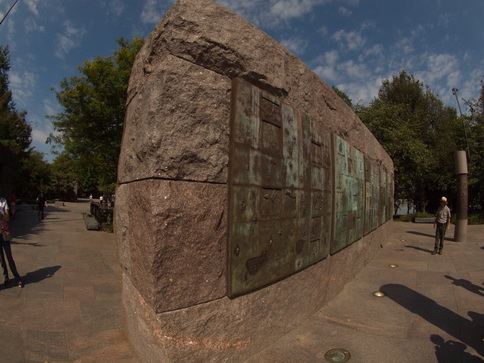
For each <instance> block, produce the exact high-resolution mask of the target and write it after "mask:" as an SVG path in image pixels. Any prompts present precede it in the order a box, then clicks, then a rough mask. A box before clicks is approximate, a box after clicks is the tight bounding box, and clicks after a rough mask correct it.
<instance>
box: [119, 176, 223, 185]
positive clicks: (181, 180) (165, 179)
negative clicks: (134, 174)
mask: <svg viewBox="0 0 484 363" xmlns="http://www.w3.org/2000/svg"><path fill="white" fill-rule="evenodd" d="M147 180H164V181H177V182H184V183H201V184H214V185H228V183H222V182H214V181H206V180H204V181H202V180H191V179H172V178H163V177H157V176H151V177H146V178H137V179H134V180H128V181H123V182H118V184H119V185H125V184H131V183H136V182H141V181H147Z"/></svg>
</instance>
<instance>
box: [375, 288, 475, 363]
mask: <svg viewBox="0 0 484 363" xmlns="http://www.w3.org/2000/svg"><path fill="white" fill-rule="evenodd" d="M380 291H382V292H384V293H385V294H386V295H387V296H388V297H389V298H390V299H391V300H393V301H395V302H396V303H397V304H399V305H401V306H402V307H404V308H405V309H407V310H408V311H410V312H412V313H414V314H416V315H419V316H420V317H422V319H425V320H426V321H428V322H429V323H431V324H433V325H435V326H436V327H438V328H439V329H441V330H443V331H445V332H446V333H447V334H449V335H452V336H453V337H455V338H456V339H457V340H460V341H461V342H463V343H465V344H466V345H467V346H469V347H472V348H473V349H475V350H476V352H477V353H479V354H480V355H484V346H483V345H482V341H481V339H480V337H478V336H477V335H476V334H475V333H474V332H475V331H476V330H478V329H479V328H481V327H482V325H483V319H484V315H482V314H479V313H475V312H473V311H469V312H468V315H469V317H470V318H471V320H468V319H466V318H463V317H462V316H460V315H459V314H456V313H454V312H453V311H452V310H449V309H447V308H446V307H443V306H441V305H439V304H437V303H436V302H435V301H434V300H432V299H429V298H428V297H426V296H424V295H422V294H420V293H418V292H417V291H415V290H412V289H410V288H408V287H406V286H403V285H399V284H386V285H383V286H382V287H381V288H380ZM439 362H440V361H439Z"/></svg>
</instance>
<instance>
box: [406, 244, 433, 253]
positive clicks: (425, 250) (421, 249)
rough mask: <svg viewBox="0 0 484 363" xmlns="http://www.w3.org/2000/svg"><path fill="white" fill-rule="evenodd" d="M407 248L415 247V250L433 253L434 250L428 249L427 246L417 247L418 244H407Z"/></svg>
mask: <svg viewBox="0 0 484 363" xmlns="http://www.w3.org/2000/svg"><path fill="white" fill-rule="evenodd" d="M405 247H406V248H413V249H415V250H418V251H423V252H428V253H432V251H433V250H428V249H426V248H422V247H417V246H405Z"/></svg>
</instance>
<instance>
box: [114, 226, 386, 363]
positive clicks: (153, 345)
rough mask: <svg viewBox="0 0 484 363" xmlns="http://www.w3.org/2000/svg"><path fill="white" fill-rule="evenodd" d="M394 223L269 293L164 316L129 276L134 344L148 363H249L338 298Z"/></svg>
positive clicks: (126, 294) (126, 286)
mask: <svg viewBox="0 0 484 363" xmlns="http://www.w3.org/2000/svg"><path fill="white" fill-rule="evenodd" d="M391 223H392V222H388V223H387V224H386V225H385V226H383V227H381V228H380V229H379V230H378V231H376V232H375V233H373V234H372V235H371V236H368V237H367V238H364V239H362V240H359V241H358V242H356V243H354V244H353V245H351V246H350V247H348V248H347V249H345V250H343V251H341V252H340V253H338V254H337V255H335V256H334V257H329V258H328V259H326V260H324V261H322V262H320V263H319V264H317V265H314V266H311V267H309V268H307V269H305V270H304V271H302V272H300V273H298V274H296V275H293V276H291V277H289V278H287V279H285V280H283V281H281V282H279V283H276V284H274V285H271V286H269V287H266V288H264V289H261V290H258V291H255V292H252V293H250V294H247V295H244V296H240V297H238V298H235V299H230V298H228V297H221V298H220V299H216V300H214V301H209V302H206V303H203V304H200V305H196V306H191V307H188V308H183V309H176V310H173V311H167V312H163V313H159V314H157V313H155V311H154V310H153V308H152V306H150V304H149V303H148V302H147V301H146V300H145V299H144V298H143V297H142V296H141V295H140V293H139V291H138V289H137V286H136V285H134V284H133V282H132V280H131V279H130V278H129V277H128V275H127V274H123V303H124V308H125V312H126V322H127V332H128V337H129V341H130V342H131V344H132V346H133V348H134V349H135V351H136V352H137V354H138V357H139V358H140V359H141V361H142V362H243V361H244V360H246V359H247V358H249V357H251V356H253V355H255V354H257V353H258V352H260V351H262V350H264V349H265V348H266V347H267V346H268V345H270V344H271V343H273V342H275V341H276V340H278V339H279V338H281V337H282V336H283V335H285V334H287V333H288V332H290V331H291V330H293V329H294V328H295V327H296V326H297V325H298V324H299V323H301V322H302V321H304V320H306V319H308V318H310V317H311V315H313V314H314V313H316V312H317V311H318V310H319V309H320V308H321V307H322V306H324V305H325V304H326V303H327V302H328V301H330V300H331V299H332V298H334V297H335V296H336V295H337V294H338V293H339V292H340V291H341V290H342V289H343V287H344V285H345V284H346V283H347V282H348V281H350V280H351V279H353V277H354V276H355V275H356V274H357V273H358V272H359V271H360V270H361V269H362V268H363V266H364V265H366V263H367V262H368V260H369V259H371V257H372V256H373V255H374V254H375V253H376V252H377V250H378V249H379V248H380V246H379V245H377V244H375V243H374V242H375V241H385V240H386V238H387V237H388V236H389V232H390V230H391ZM197 288H201V287H198V286H193V287H192V289H193V290H196V289H197ZM189 293H190V291H187V294H189ZM321 339H324V337H321Z"/></svg>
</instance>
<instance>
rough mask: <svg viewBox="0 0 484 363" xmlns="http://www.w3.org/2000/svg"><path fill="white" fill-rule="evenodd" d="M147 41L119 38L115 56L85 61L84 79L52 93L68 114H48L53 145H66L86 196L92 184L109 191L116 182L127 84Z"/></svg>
mask: <svg viewBox="0 0 484 363" xmlns="http://www.w3.org/2000/svg"><path fill="white" fill-rule="evenodd" d="M143 42H144V41H143V39H140V38H134V39H133V40H132V41H127V40H126V39H123V38H122V39H119V40H118V41H117V43H118V45H119V49H118V50H116V51H115V52H114V55H112V56H109V57H104V58H101V57H97V58H95V59H94V60H93V61H85V62H84V64H83V65H82V66H80V67H78V69H79V72H80V73H81V75H79V76H74V77H71V78H69V79H63V80H62V81H61V83H60V90H55V89H54V90H53V91H54V92H55V94H56V97H57V99H58V101H59V103H60V104H61V105H62V106H63V108H64V110H63V112H61V113H59V114H57V115H53V116H49V117H50V118H51V120H52V123H53V126H54V129H55V131H57V132H58V134H57V136H54V135H51V136H50V137H49V141H50V142H52V143H58V144H61V145H62V146H63V151H62V155H64V156H66V157H67V158H66V159H65V160H69V162H70V163H71V164H72V165H73V166H74V167H72V170H73V171H74V174H75V175H74V177H75V178H76V179H77V180H78V181H79V183H80V185H81V187H82V188H83V191H84V192H89V191H91V190H89V189H84V188H92V187H93V184H95V185H96V188H97V189H100V190H106V191H109V188H110V187H111V186H112V185H113V183H115V182H116V171H117V164H118V157H119V151H120V147H121V137H122V132H123V123H124V116H125V103H126V93H127V87H128V81H129V77H130V74H131V68H132V65H133V62H134V59H135V57H136V54H137V53H138V51H139V49H140V48H141V46H142V45H143ZM93 171H94V173H93ZM93 174H94V175H95V179H96V180H95V182H93Z"/></svg>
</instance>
